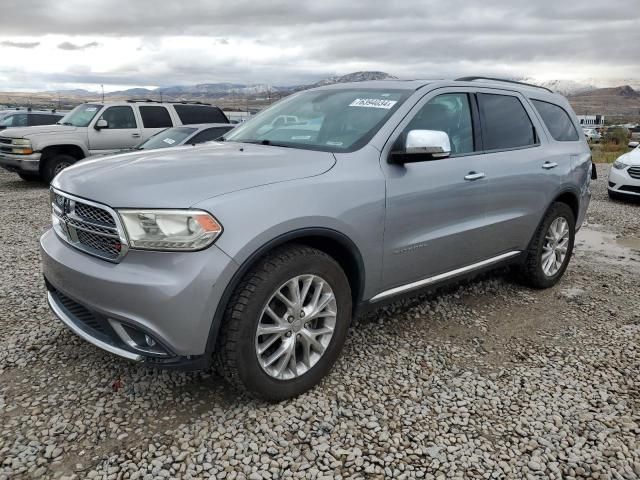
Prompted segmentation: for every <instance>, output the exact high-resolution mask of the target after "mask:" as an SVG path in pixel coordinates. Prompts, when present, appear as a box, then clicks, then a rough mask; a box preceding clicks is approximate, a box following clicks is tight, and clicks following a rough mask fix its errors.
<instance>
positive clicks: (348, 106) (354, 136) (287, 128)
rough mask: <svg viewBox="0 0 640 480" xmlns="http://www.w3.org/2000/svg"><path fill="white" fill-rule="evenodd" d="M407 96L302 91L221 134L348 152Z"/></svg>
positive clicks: (366, 91) (365, 139) (388, 92)
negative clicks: (227, 132)
mask: <svg viewBox="0 0 640 480" xmlns="http://www.w3.org/2000/svg"><path fill="white" fill-rule="evenodd" d="M409 94H410V92H409V91H404V90H385V89H357V88H352V89H344V90H342V89H340V90H317V91H310V92H303V93H300V94H297V95H293V96H291V97H288V98H286V99H284V100H282V101H280V102H278V103H276V104H275V105H273V106H272V107H270V108H268V109H267V110H265V111H264V112H261V113H260V114H259V115H257V116H256V117H254V118H252V119H251V120H249V121H247V122H246V123H244V124H243V125H241V126H239V127H237V128H236V129H234V130H232V131H231V132H230V133H229V134H227V135H225V140H227V141H230V142H245V143H261V144H263V145H278V146H284V147H296V148H306V149H309V150H319V151H325V152H349V151H354V150H357V149H359V148H361V147H363V146H364V145H365V144H366V143H367V142H368V141H369V140H370V139H371V138H372V137H373V136H374V135H375V133H376V132H377V131H378V130H379V129H380V127H382V125H383V124H384V123H385V122H386V121H387V120H388V119H389V117H390V116H391V115H392V114H393V112H395V111H396V110H397V109H398V107H400V105H401V104H402V103H403V102H404V101H405V100H406V99H407V97H408V96H409Z"/></svg>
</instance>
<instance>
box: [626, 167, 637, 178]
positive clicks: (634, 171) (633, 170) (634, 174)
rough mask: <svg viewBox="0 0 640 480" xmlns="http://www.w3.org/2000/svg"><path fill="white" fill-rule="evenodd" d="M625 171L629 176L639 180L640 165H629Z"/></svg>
mask: <svg viewBox="0 0 640 480" xmlns="http://www.w3.org/2000/svg"><path fill="white" fill-rule="evenodd" d="M627 171H628V172H629V176H630V177H631V178H635V179H637V180H640V167H631V168H629V170H627Z"/></svg>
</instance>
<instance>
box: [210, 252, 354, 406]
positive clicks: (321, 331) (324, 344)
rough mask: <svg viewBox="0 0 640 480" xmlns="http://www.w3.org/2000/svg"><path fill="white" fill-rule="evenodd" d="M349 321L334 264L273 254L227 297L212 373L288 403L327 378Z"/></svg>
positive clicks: (346, 293)
mask: <svg viewBox="0 0 640 480" xmlns="http://www.w3.org/2000/svg"><path fill="white" fill-rule="evenodd" d="M350 321H351V291H350V288H349V282H348V281H347V278H346V276H345V274H344V272H343V271H342V269H341V268H340V266H339V265H338V263H337V262H336V261H335V260H334V259H333V258H332V257H330V256H328V255H327V254H325V253H324V252H321V251H319V250H316V249H314V248H309V247H305V246H298V245H294V246H288V247H284V248H280V249H278V250H276V251H274V252H273V253H271V254H269V255H268V256H267V257H266V258H265V259H264V260H262V261H261V262H260V263H259V264H258V265H257V266H256V267H255V268H253V269H252V270H251V271H250V272H249V273H248V274H247V275H246V276H245V277H244V279H243V280H242V282H241V283H240V285H239V286H238V287H237V289H236V291H235V293H234V294H233V296H232V298H231V300H230V302H229V305H228V307H227V311H226V314H225V319H224V323H223V325H222V327H221V331H220V336H219V340H218V346H217V348H216V359H215V360H216V365H217V367H218V370H219V371H220V373H221V374H222V375H223V376H224V377H225V378H226V379H227V380H228V381H229V382H230V383H232V384H233V385H234V386H236V387H238V388H240V389H241V390H244V391H246V392H248V393H249V394H251V395H253V396H255V397H259V398H263V399H265V400H269V401H278V400H284V399H286V398H290V397H294V396H296V395H299V394H301V393H303V392H304V391H306V390H308V389H310V388H311V387H313V386H314V385H316V384H317V383H318V382H319V381H320V380H321V379H322V377H324V376H325V375H326V374H327V373H328V372H329V370H330V369H331V367H332V366H333V364H334V362H335V361H336V359H337V358H338V355H339V353H340V350H341V349H342V346H343V344H344V340H345V338H346V334H347V330H348V328H349V323H350Z"/></svg>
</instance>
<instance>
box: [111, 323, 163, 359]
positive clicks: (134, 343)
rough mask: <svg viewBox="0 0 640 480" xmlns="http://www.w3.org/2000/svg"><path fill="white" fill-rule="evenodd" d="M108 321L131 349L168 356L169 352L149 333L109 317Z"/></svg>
mask: <svg viewBox="0 0 640 480" xmlns="http://www.w3.org/2000/svg"><path fill="white" fill-rule="evenodd" d="M109 323H110V324H111V326H112V327H113V329H114V330H115V332H116V333H117V334H118V336H119V337H120V338H121V339H122V341H123V342H124V343H126V344H127V345H128V346H129V347H131V348H132V349H134V350H136V351H138V352H141V353H144V354H147V355H152V356H156V357H168V356H169V352H168V351H167V350H166V349H165V348H164V347H163V346H162V345H161V344H160V342H158V341H157V340H156V339H155V338H153V337H152V336H151V334H149V333H146V332H144V331H142V330H140V329H138V328H137V327H133V326H131V325H127V324H124V323H120V322H119V321H117V320H114V319H112V318H110V319H109Z"/></svg>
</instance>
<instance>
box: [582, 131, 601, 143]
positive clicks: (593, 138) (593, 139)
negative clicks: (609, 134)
mask: <svg viewBox="0 0 640 480" xmlns="http://www.w3.org/2000/svg"><path fill="white" fill-rule="evenodd" d="M582 131H583V132H584V136H585V137H586V138H587V142H589V143H599V142H600V140H602V135H600V134H599V133H598V132H597V131H596V130H595V129H593V128H584V129H583V130H582Z"/></svg>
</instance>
